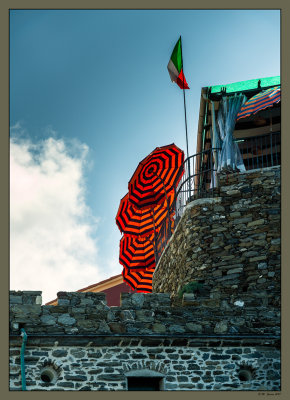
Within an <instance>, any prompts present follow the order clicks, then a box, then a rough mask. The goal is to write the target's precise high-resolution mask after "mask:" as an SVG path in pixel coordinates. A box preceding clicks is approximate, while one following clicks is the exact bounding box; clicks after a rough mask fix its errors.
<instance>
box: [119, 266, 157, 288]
mask: <svg viewBox="0 0 290 400" xmlns="http://www.w3.org/2000/svg"><path fill="white" fill-rule="evenodd" d="M154 269H155V268H151V269H148V270H145V271H132V270H128V269H127V268H124V269H123V271H122V275H123V280H124V281H125V282H126V283H128V285H129V286H130V287H131V288H132V289H133V290H136V292H143V293H152V278H153V272H154Z"/></svg>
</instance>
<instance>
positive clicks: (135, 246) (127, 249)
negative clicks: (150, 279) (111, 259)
mask: <svg viewBox="0 0 290 400" xmlns="http://www.w3.org/2000/svg"><path fill="white" fill-rule="evenodd" d="M153 239H154V235H151V236H147V237H141V236H139V237H137V238H133V237H130V236H126V235H125V236H123V237H122V239H121V240H120V254H119V261H120V264H122V265H123V267H126V268H127V269H130V270H140V269H143V270H144V269H150V268H152V267H155V255H154V246H153V243H154V242H153Z"/></svg>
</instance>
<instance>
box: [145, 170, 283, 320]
mask: <svg viewBox="0 0 290 400" xmlns="http://www.w3.org/2000/svg"><path fill="white" fill-rule="evenodd" d="M219 181H220V189H219V193H218V197H216V198H213V199H199V200H195V201H193V202H191V203H189V204H188V205H187V206H186V209H185V212H184V214H183V216H182V218H181V220H180V222H179V224H178V226H177V228H176V230H175V232H174V235H173V236H172V238H171V239H170V241H169V243H168V245H167V247H166V249H165V251H164V252H163V254H162V256H161V258H160V260H159V263H158V265H157V268H156V270H155V273H154V279H153V291H154V292H168V293H171V296H172V298H173V299H174V300H175V301H178V296H177V295H178V292H179V290H180V289H181V288H182V287H183V286H184V285H185V284H187V283H189V282H191V281H198V282H200V283H202V284H203V289H204V292H205V293H207V295H208V297H209V298H211V299H213V300H217V301H219V302H220V304H224V308H225V309H227V307H228V305H229V306H232V305H233V304H234V303H235V302H237V301H238V302H240V304H241V302H243V303H244V305H245V307H246V306H249V307H252V308H253V310H254V309H255V307H258V308H263V307H266V309H265V311H266V310H267V311H266V312H268V313H269V314H271V313H273V312H274V313H275V312H276V311H277V310H278V309H279V307H280V167H271V168H264V169H260V170H252V171H247V172H246V173H243V174H239V173H234V174H228V175H220V176H219ZM248 310H249V308H248ZM275 310H276V311H275ZM249 312H250V310H249ZM254 314H255V312H254ZM257 316H258V314H257V313H256V314H255V315H254V317H255V318H256V317H257Z"/></svg>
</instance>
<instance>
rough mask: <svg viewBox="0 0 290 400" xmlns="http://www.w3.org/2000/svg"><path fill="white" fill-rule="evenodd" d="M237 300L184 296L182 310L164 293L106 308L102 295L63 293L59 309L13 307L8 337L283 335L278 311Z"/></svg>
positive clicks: (134, 297)
mask: <svg viewBox="0 0 290 400" xmlns="http://www.w3.org/2000/svg"><path fill="white" fill-rule="evenodd" d="M18 293H19V294H18V295H19V296H21V294H20V293H21V292H18ZM24 295H27V292H23V297H24ZM12 296H14V294H12ZM33 296H34V294H33ZM239 299H240V300H239V301H240V303H236V304H235V303H233V302H226V301H225V300H220V299H218V298H216V299H213V298H210V297H196V298H193V299H192V298H191V300H190V301H189V300H186V296H185V300H184V303H183V306H174V305H172V304H171V300H170V295H169V294H166V293H153V294H143V293H133V294H131V293H130V294H129V293H122V295H121V306H120V307H108V306H107V304H106V301H105V294H104V293H90V292H87V293H82V292H60V293H58V305H56V306H51V305H44V306H41V305H39V304H31V303H29V302H27V303H26V304H19V303H16V304H15V303H13V302H11V304H10V333H11V334H12V335H19V332H20V329H21V327H23V328H25V331H26V333H27V334H28V335H30V334H40V335H41V334H45V335H48V334H49V335H52V336H53V335H58V334H67V335H84V334H93V335H94V334H99V335H100V334H101V335H102V334H103V335H108V336H110V335H125V334H129V335H145V336H146V335H148V336H150V335H154V334H157V335H158V334H160V335H179V334H181V335H182V334H251V335H253V334H258V335H265V334H267V335H279V332H280V329H279V322H280V312H279V310H277V309H275V308H274V307H269V306H268V307H266V306H264V305H263V303H266V302H265V298H264V297H260V298H254V297H251V296H249V295H247V296H246V295H245V296H244V297H243V296H240V297H239ZM257 304H259V307H257Z"/></svg>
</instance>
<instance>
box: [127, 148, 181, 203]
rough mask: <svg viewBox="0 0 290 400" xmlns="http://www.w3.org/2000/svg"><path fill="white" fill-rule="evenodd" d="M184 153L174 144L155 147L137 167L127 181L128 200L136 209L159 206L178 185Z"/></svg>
mask: <svg viewBox="0 0 290 400" xmlns="http://www.w3.org/2000/svg"><path fill="white" fill-rule="evenodd" d="M183 162H184V153H183V151H182V150H180V149H179V148H178V147H177V146H175V144H174V143H173V144H170V145H168V146H163V147H156V149H155V150H153V151H152V153H150V154H149V155H148V156H147V157H145V158H144V159H143V160H142V161H141V162H140V163H139V165H138V167H137V169H136V171H135V172H134V174H133V176H132V178H131V179H130V181H129V185H128V187H129V200H130V202H131V203H132V204H133V205H134V206H136V207H138V208H145V209H146V208H150V207H155V206H156V205H157V204H160V203H162V202H163V201H164V199H165V198H166V194H167V193H169V192H170V191H171V190H172V189H173V188H174V187H176V186H177V185H178V182H179V181H180V179H181V177H182V175H183V172H184V168H183Z"/></svg>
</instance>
